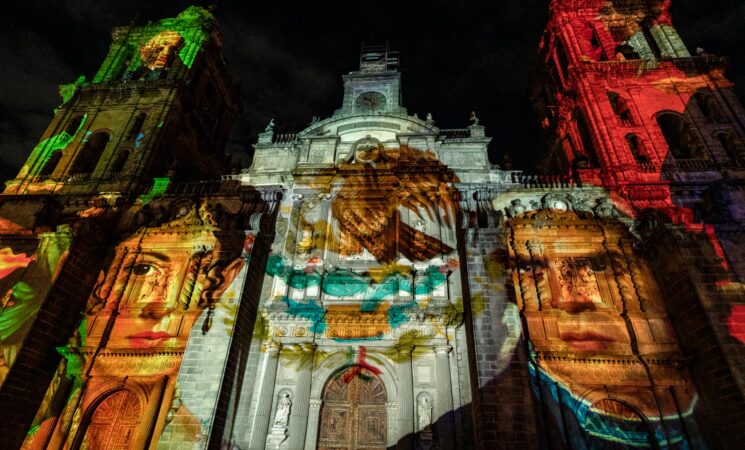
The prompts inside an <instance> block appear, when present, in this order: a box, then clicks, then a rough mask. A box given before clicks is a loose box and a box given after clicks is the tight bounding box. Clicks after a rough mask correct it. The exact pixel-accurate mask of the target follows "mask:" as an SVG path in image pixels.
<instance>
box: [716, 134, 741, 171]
mask: <svg viewBox="0 0 745 450" xmlns="http://www.w3.org/2000/svg"><path fill="white" fill-rule="evenodd" d="M716 137H717V140H718V141H719V144H720V145H721V146H722V148H723V149H724V151H725V152H726V153H727V156H728V157H729V159H730V160H731V161H732V162H733V163H734V164H735V165H737V166H738V167H742V166H743V165H745V148H741V147H740V146H738V145H737V141H736V140H735V138H734V137H733V136H732V135H731V134H729V133H718V134H717V135H716Z"/></svg>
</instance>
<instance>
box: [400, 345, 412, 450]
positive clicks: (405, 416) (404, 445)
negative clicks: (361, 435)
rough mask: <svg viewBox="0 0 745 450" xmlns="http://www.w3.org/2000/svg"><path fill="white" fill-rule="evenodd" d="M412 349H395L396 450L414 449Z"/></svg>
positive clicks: (404, 347)
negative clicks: (396, 376) (396, 396)
mask: <svg viewBox="0 0 745 450" xmlns="http://www.w3.org/2000/svg"><path fill="white" fill-rule="evenodd" d="M413 350H414V347H411V346H400V347H396V351H397V352H398V365H397V366H398V367H397V371H398V399H397V400H398V405H397V407H396V411H397V414H396V417H397V420H396V422H398V427H397V428H398V430H397V431H398V432H397V434H398V444H399V445H398V448H400V449H406V450H411V449H412V448H414V386H413V384H414V378H413V376H412V368H411V352H412V351H413Z"/></svg>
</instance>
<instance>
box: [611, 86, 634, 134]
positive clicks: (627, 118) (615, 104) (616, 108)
mask: <svg viewBox="0 0 745 450" xmlns="http://www.w3.org/2000/svg"><path fill="white" fill-rule="evenodd" d="M608 100H610V104H611V107H612V108H613V112H614V113H615V114H616V116H617V117H618V119H619V120H620V121H621V123H622V124H624V125H626V126H632V125H634V116H632V115H631V108H629V103H628V102H627V101H626V99H625V98H623V97H621V96H620V95H619V94H618V93H617V92H613V91H608Z"/></svg>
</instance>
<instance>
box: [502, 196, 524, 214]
mask: <svg viewBox="0 0 745 450" xmlns="http://www.w3.org/2000/svg"><path fill="white" fill-rule="evenodd" d="M506 210H507V215H508V216H509V217H517V216H519V215H520V214H522V213H524V212H525V205H523V201H522V200H520V199H519V198H516V199H514V200H512V201H511V202H510V206H508V207H507V208H506Z"/></svg>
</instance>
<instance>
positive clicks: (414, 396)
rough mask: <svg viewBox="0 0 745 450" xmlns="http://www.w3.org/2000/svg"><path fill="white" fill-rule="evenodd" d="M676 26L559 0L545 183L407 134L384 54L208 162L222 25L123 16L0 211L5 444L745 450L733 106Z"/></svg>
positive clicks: (459, 139) (431, 133)
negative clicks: (239, 159)
mask: <svg viewBox="0 0 745 450" xmlns="http://www.w3.org/2000/svg"><path fill="white" fill-rule="evenodd" d="M668 7H669V2H636V1H624V2H620V1H619V2H615V1H610V2H600V1H595V0H592V1H583V2H576V1H564V0H556V1H553V2H551V8H552V12H553V14H552V17H551V19H550V23H549V24H548V26H547V30H546V34H545V35H544V37H543V39H542V42H541V46H540V49H541V50H540V51H541V61H542V62H541V71H540V73H539V76H538V77H537V81H536V90H535V91H534V92H535V95H534V96H533V98H532V100H533V102H534V104H535V109H536V113H537V114H538V118H539V120H540V121H541V123H542V125H543V129H544V132H545V136H544V137H545V140H546V146H545V148H544V152H545V154H544V157H543V164H542V168H543V169H545V170H546V171H549V172H550V171H553V173H556V174H558V175H530V174H525V173H523V172H522V171H518V170H511V168H510V167H507V166H505V167H503V168H500V167H498V166H493V165H491V164H490V163H489V158H488V155H487V146H488V144H489V142H490V138H489V137H488V136H486V135H485V128H484V126H483V125H482V124H480V123H479V119H478V117H477V116H476V114H475V113H471V117H470V123H469V122H466V118H467V115H466V114H465V113H464V125H465V124H468V126H466V127H464V128H459V129H442V128H439V127H438V126H437V123H436V120H435V119H436V118H433V117H432V116H431V115H429V114H428V115H426V116H425V118H424V119H422V118H419V117H418V116H416V115H415V114H412V115H409V114H408V112H407V110H406V108H405V107H404V105H402V104H400V99H401V97H402V96H401V95H400V94H401V92H400V90H401V75H400V72H399V71H398V56H397V54H396V53H395V52H393V51H390V50H389V49H387V48H385V47H364V48H363V51H362V54H361V57H360V65H359V69H358V70H355V71H353V72H351V73H349V74H347V75H344V76H343V77H342V81H343V92H344V94H343V99H342V105H341V108H340V109H338V110H336V111H335V112H334V113H333V115H332V116H331V117H328V118H320V119H314V120H313V121H312V123H311V124H310V125H309V126H308V127H307V128H306V129H304V130H301V131H300V132H298V133H297V134H279V133H276V132H275V124H274V122H273V121H272V122H271V123H270V124H268V125H267V127H266V129H265V130H264V132H263V133H261V134H260V135H259V139H258V142H257V143H256V145H255V154H254V159H253V163H252V165H251V167H249V168H247V169H245V170H243V171H242V172H240V173H232V174H231V175H221V173H223V172H225V171H226V170H225V168H221V167H220V166H219V164H218V159H219V158H216V157H215V155H218V154H219V153H220V152H219V151H217V150H220V149H222V148H223V147H224V144H225V138H226V136H227V133H228V131H229V129H230V126H231V124H232V121H233V119H234V118H235V115H236V114H237V111H238V107H237V103H236V98H237V97H236V94H235V91H234V90H233V87H232V82H231V81H230V78H229V76H228V75H227V71H226V70H225V68H224V67H223V66H222V58H221V57H220V54H219V51H220V48H219V47H220V37H219V33H218V30H217V28H216V26H215V24H214V18H213V17H212V15H211V13H210V12H209V11H207V10H204V9H201V8H188V9H187V10H186V11H184V12H183V13H182V14H180V15H179V16H177V17H176V18H172V19H164V20H162V21H159V22H157V23H154V24H149V25H146V26H143V27H130V28H121V29H116V30H115V31H114V34H113V36H114V42H113V44H112V47H111V50H110V52H109V54H108V55H107V56H106V58H105V60H104V63H103V64H102V66H101V68H100V70H99V71H98V73H97V74H96V75H95V76H94V77H93V78H92V80H91V81H90V82H88V81H86V80H85V79H84V78H83V79H79V80H77V81H76V82H75V83H73V84H71V85H65V86H63V87H62V88H61V91H60V93H61V94H62V96H63V100H64V102H63V104H62V105H61V106H60V108H59V109H58V111H57V113H56V115H55V118H54V119H53V121H52V123H51V124H50V127H49V129H48V130H47V131H46V132H45V134H44V135H43V136H42V139H41V141H40V143H39V144H38V145H37V146H36V147H35V148H34V149H33V150H31V153H30V156H29V159H28V161H27V163H26V164H25V165H24V167H23V168H22V169H21V171H20V172H19V175H18V176H17V177H16V178H15V179H13V180H9V181H8V183H7V187H6V190H5V192H4V194H3V196H2V198H0V258H1V259H0V294H1V295H2V305H1V307H2V309H0V345H1V350H2V359H1V360H0V383H1V384H0V410H3V411H13V414H10V415H9V416H8V418H7V419H5V420H3V421H2V422H0V447H3V448H18V447H21V446H23V448H29V449H31V448H33V449H41V448H49V449H62V448H72V449H76V448H96V449H107V448H154V447H158V448H164V449H181V448H194V449H202V448H231V447H232V448H242V449H263V448H277V449H291V450H295V449H303V448H305V449H313V448H362V447H364V448H370V449H373V448H380V449H383V448H393V447H396V448H406V449H412V448H441V449H447V448H484V449H491V448H559V449H585V448H586V449H591V448H646V447H648V448H674V449H685V448H697V449H698V448H712V449H718V448H734V447H736V445H737V443H738V442H739V440H741V437H742V436H741V435H742V430H743V429H745V428H743V427H742V424H743V423H744V422H745V418H744V416H743V412H742V411H743V410H745V409H743V408H742V406H743V403H744V402H743V389H742V386H743V385H745V375H744V374H745V362H744V361H745V359H744V358H743V352H742V344H743V342H745V331H743V330H745V326H744V325H743V323H745V319H744V318H743V317H745V314H743V305H745V300H744V299H743V289H742V284H741V277H742V276H743V271H744V270H743V267H744V266H743V265H744V264H745V262H744V261H745V260H743V257H742V244H741V241H742V236H743V234H745V233H744V231H743V227H742V221H743V219H745V215H744V214H743V207H742V206H740V205H742V204H743V200H744V199H743V198H742V195H741V189H740V184H742V183H741V182H740V181H741V178H742V176H743V175H745V173H743V168H742V167H743V166H742V165H743V161H745V160H744V159H743V158H742V154H743V151H744V150H743V149H744V148H745V147H744V146H743V137H745V134H744V133H743V130H742V127H741V126H740V125H738V123H741V122H742V119H743V115H744V114H743V108H742V106H741V105H740V104H739V103H738V102H737V100H736V99H735V97H734V96H733V95H732V92H731V85H730V84H729V82H728V81H727V80H726V79H725V78H724V77H723V75H722V65H721V64H722V61H721V60H720V59H718V58H715V57H712V56H709V55H697V56H691V55H690V54H689V53H688V51H687V50H686V48H685V45H683V42H682V41H681V40H680V37H679V36H678V35H677V33H676V32H675V29H674V27H673V26H672V23H671V22H670V18H669V14H668ZM94 106H95V107H94ZM189 111H199V114H188V112H189ZM738 120H739V121H740V122H738ZM174 149H178V150H179V152H181V153H179V154H178V155H175V154H174V153H173V151H174ZM123 156H124V157H123ZM220 175H221V176H220ZM725 175H726V176H725ZM218 176H219V178H217V177H218Z"/></svg>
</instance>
